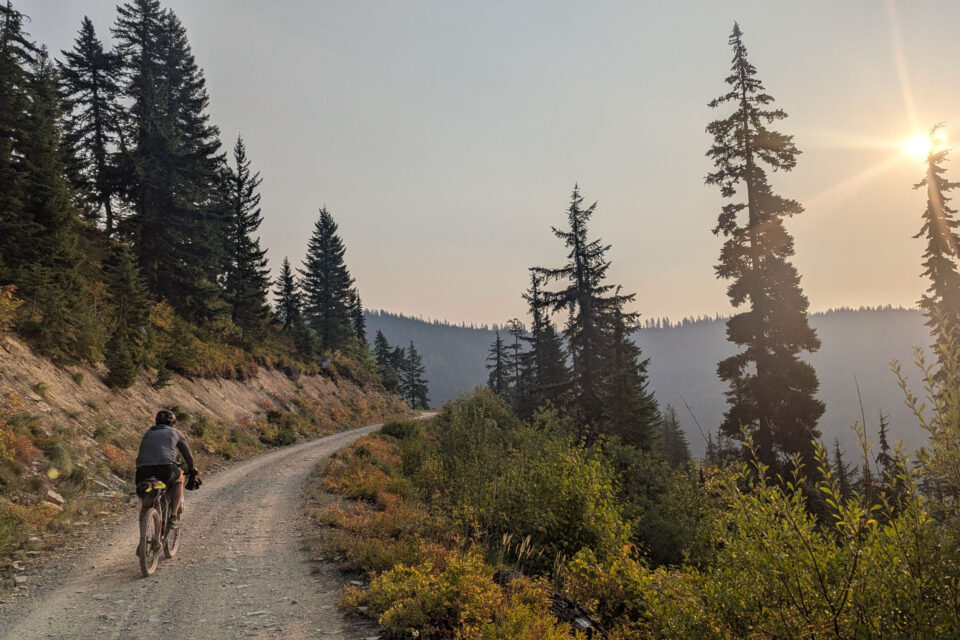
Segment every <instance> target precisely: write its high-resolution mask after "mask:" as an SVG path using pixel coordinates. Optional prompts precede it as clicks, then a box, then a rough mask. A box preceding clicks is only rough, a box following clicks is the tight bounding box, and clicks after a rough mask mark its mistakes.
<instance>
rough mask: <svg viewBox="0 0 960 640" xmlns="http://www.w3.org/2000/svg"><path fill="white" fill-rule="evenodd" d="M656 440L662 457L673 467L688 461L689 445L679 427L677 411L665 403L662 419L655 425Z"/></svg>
mask: <svg viewBox="0 0 960 640" xmlns="http://www.w3.org/2000/svg"><path fill="white" fill-rule="evenodd" d="M656 440H657V444H658V446H659V449H660V453H661V455H662V456H663V459H664V460H666V461H667V462H669V463H670V464H671V465H672V466H674V467H679V466H682V465H685V464H687V463H688V462H690V458H691V456H690V445H689V443H688V442H687V436H686V434H684V433H683V429H682V428H681V427H680V420H679V419H678V418H677V411H676V409H674V408H673V407H671V406H670V405H667V407H666V409H664V411H663V419H662V420H661V421H660V422H659V423H658V424H657V427H656Z"/></svg>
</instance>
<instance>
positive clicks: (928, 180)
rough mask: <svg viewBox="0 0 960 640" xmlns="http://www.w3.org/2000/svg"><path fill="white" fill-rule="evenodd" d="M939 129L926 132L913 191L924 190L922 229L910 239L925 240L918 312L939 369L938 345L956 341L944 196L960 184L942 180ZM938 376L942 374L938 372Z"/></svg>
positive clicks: (950, 216) (957, 283) (951, 234)
mask: <svg viewBox="0 0 960 640" xmlns="http://www.w3.org/2000/svg"><path fill="white" fill-rule="evenodd" d="M942 127H943V125H942V124H938V125H936V126H935V127H933V128H932V129H931V130H930V152H929V153H928V154H927V171H926V175H925V176H924V178H923V180H921V181H920V182H919V183H917V184H916V185H914V189H926V191H927V207H926V209H925V210H924V212H923V216H922V218H923V226H922V227H921V228H920V231H919V233H917V235H915V236H914V238H925V239H926V241H927V249H926V251H925V252H924V254H923V258H924V259H923V275H924V276H926V277H928V278H930V287H929V288H928V289H927V291H926V293H924V294H923V296H922V297H921V298H920V303H919V304H920V309H921V310H922V311H923V314H924V315H925V316H926V318H927V321H926V324H927V326H928V327H930V331H931V334H932V335H933V337H934V341H935V344H934V353H936V354H937V358H938V360H939V361H940V363H941V365H942V364H943V362H944V356H945V354H944V353H943V351H942V349H941V345H943V346H946V345H949V344H950V343H951V341H954V342H955V341H958V340H960V273H958V271H957V260H958V259H960V253H958V251H960V237H958V234H957V231H956V229H957V226H958V225H960V220H957V219H956V214H957V212H956V210H955V209H953V208H951V207H950V205H949V204H948V203H949V202H950V199H951V198H950V197H949V196H948V195H947V194H948V193H950V192H951V191H953V190H954V189H956V188H957V187H958V186H960V183H957V182H950V181H949V180H947V178H946V177H945V175H944V174H945V173H946V169H944V167H943V165H944V163H945V162H946V161H947V155H948V153H949V149H948V148H946V147H944V145H943V144H942V142H941V141H940V139H939V132H940V131H941V128H942ZM938 373H939V374H941V375H942V371H941V372H938Z"/></svg>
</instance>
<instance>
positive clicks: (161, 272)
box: [113, 0, 229, 322]
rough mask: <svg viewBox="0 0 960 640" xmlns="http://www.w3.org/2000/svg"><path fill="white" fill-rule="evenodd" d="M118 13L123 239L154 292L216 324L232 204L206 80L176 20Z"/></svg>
mask: <svg viewBox="0 0 960 640" xmlns="http://www.w3.org/2000/svg"><path fill="white" fill-rule="evenodd" d="M117 12H118V16H117V21H116V24H115V26H114V29H113V34H114V37H115V38H116V40H117V52H118V55H119V56H120V60H121V67H122V70H123V75H124V85H123V87H122V88H123V93H124V98H125V99H126V100H128V101H129V102H130V103H131V104H130V108H129V109H126V110H125V111H124V114H125V117H124V118H123V121H122V127H121V136H122V138H123V141H122V146H123V149H122V161H121V162H120V166H119V172H118V176H119V187H121V188H122V192H123V194H124V195H125V197H126V198H127V199H128V200H129V201H130V203H131V205H132V212H131V214H130V216H129V217H128V218H127V219H126V220H124V224H123V227H122V229H121V230H122V231H123V233H124V235H125V236H126V237H129V238H130V239H131V240H132V242H133V245H134V248H135V251H136V253H137V256H138V258H139V261H140V265H141V271H142V273H143V276H144V278H145V280H146V282H147V286H148V287H149V289H150V291H151V292H152V293H153V294H155V295H156V296H158V297H160V298H163V299H166V300H167V301H168V302H170V304H171V305H173V307H174V308H175V309H177V310H178V311H179V312H180V313H181V314H182V315H184V316H185V317H187V318H188V319H192V320H195V321H198V322H203V321H208V320H211V319H212V318H214V317H216V316H217V315H219V314H221V313H222V312H223V311H224V310H225V305H224V303H223V301H222V295H221V294H222V290H221V289H220V287H219V286H218V285H217V284H216V283H217V279H218V278H219V277H220V276H221V275H222V272H223V271H224V268H223V265H224V263H225V258H224V247H223V245H224V243H223V238H224V237H226V236H227V229H228V224H229V205H228V204H227V203H226V202H224V200H225V198H224V194H223V189H222V186H223V179H222V175H223V167H224V158H223V156H222V154H221V153H220V139H219V130H218V129H217V127H215V126H213V125H211V124H210V122H209V115H208V114H207V113H206V110H207V106H208V103H209V98H208V96H207V91H206V86H205V81H204V79H203V75H202V73H201V72H200V69H199V67H198V66H197V64H196V61H195V59H194V57H193V53H192V51H191V49H190V45H189V44H188V43H187V37H186V31H185V30H184V28H183V25H182V24H181V23H180V21H179V19H178V18H177V17H176V15H175V14H174V13H173V12H172V11H170V10H168V9H167V10H165V9H161V7H160V4H159V2H158V1H157V0H133V1H132V2H128V3H126V4H124V5H122V6H120V7H118V8H117Z"/></svg>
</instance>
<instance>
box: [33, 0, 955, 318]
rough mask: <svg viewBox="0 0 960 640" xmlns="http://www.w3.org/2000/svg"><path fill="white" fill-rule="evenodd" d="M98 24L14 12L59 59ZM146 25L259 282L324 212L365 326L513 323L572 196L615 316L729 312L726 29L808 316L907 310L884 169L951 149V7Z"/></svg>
mask: <svg viewBox="0 0 960 640" xmlns="http://www.w3.org/2000/svg"><path fill="white" fill-rule="evenodd" d="M114 4H115V3H113V2H104V1H100V0H69V1H67V0H63V1H53V0H32V1H25V0H20V1H19V2H16V1H15V6H17V7H18V8H20V9H21V10H22V11H23V12H25V13H26V14H28V15H29V16H30V17H31V18H32V22H31V23H30V24H29V25H28V30H29V31H30V33H31V34H32V35H33V37H34V38H35V39H36V40H38V41H39V42H41V43H44V44H46V45H47V46H48V47H49V48H50V49H51V51H53V52H55V53H57V55H59V50H60V49H63V48H67V47H70V46H72V41H73V38H74V37H75V34H76V31H77V29H78V28H79V25H80V20H81V18H82V16H83V15H84V14H86V15H89V16H90V18H91V19H92V20H93V21H94V24H95V25H96V27H97V29H98V32H99V34H100V35H101V37H102V38H105V39H107V40H109V27H110V26H111V25H112V23H113V20H114V17H115V10H114ZM164 4H165V6H169V7H171V8H173V9H174V10H175V11H176V12H177V14H178V15H179V16H180V18H181V20H182V21H183V23H184V25H185V26H186V28H187V31H188V35H189V39H190V43H191V45H192V47H193V51H194V54H195V55H196V58H197V61H198V63H199V64H200V66H201V67H203V68H204V70H205V72H206V79H207V86H208V90H209V93H210V99H211V106H210V112H211V116H212V119H213V120H214V122H216V123H217V124H218V125H219V126H220V128H221V131H222V136H223V140H224V143H225V144H226V145H228V146H232V143H233V141H234V140H235V138H236V136H237V134H238V133H242V134H243V136H244V138H245V140H246V143H247V149H248V152H249V155H250V157H251V159H252V161H253V163H254V165H255V168H256V169H258V170H259V171H260V172H261V174H262V177H263V187H262V195H263V201H262V205H263V212H264V217H265V221H264V225H263V227H262V229H261V230H262V241H263V243H264V244H265V246H266V247H267V248H268V249H269V257H270V258H271V265H272V266H273V268H274V269H277V268H278V267H279V263H280V261H281V260H282V258H283V256H285V255H287V256H289V257H290V259H291V261H292V262H296V263H299V261H300V260H301V259H302V257H303V253H304V249H305V244H306V239H307V237H308V236H309V234H310V232H311V230H312V226H313V223H314V220H315V219H316V216H317V209H318V208H319V207H320V206H321V205H324V204H325V205H326V206H327V207H328V208H329V210H330V211H331V212H332V213H333V215H334V217H335V218H336V220H337V221H338V222H339V224H340V229H341V233H342V235H343V237H344V240H345V242H346V246H347V261H348V265H349V267H350V269H351V271H352V272H353V274H354V275H355V276H356V279H357V282H358V285H359V287H360V293H361V296H362V298H363V301H364V304H365V305H366V306H367V307H370V308H382V309H387V310H390V311H395V312H402V313H407V314H413V315H422V316H424V317H428V318H441V319H443V318H445V319H449V320H451V321H454V322H460V321H466V322H479V323H492V322H502V321H504V320H506V319H508V318H510V317H512V316H522V315H523V314H524V313H525V307H524V303H523V302H522V300H521V299H520V293H521V291H522V290H523V289H524V288H525V287H526V285H527V278H528V275H527V268H528V267H530V266H533V265H543V266H553V265H558V264H560V262H561V261H562V259H563V255H564V250H563V247H562V246H561V245H560V244H559V241H558V240H557V239H556V238H554V236H553V235H552V234H551V232H550V226H551V225H562V224H564V222H565V209H566V206H567V204H568V199H569V195H570V191H571V189H572V187H573V184H574V182H579V183H580V185H581V188H582V191H583V194H584V196H585V197H586V199H587V200H588V201H593V200H597V201H599V205H598V207H597V212H596V214H595V217H594V222H593V225H592V231H593V233H594V234H596V235H599V236H601V237H602V238H603V239H604V240H605V241H607V242H609V243H611V244H612V245H613V248H612V250H611V251H610V254H609V256H610V258H611V259H612V260H613V268H612V269H611V272H610V273H611V276H612V278H613V280H614V281H616V282H619V283H622V284H623V285H624V287H625V290H627V291H632V292H636V294H637V305H636V310H638V311H640V312H641V313H642V314H643V315H644V316H645V317H651V316H663V315H668V316H671V317H673V318H678V317H680V316H683V315H690V314H714V313H717V312H720V313H726V312H727V311H728V310H729V305H728V302H727V299H726V295H725V288H726V285H725V284H724V283H720V282H718V281H717V280H716V279H715V278H714V272H713V266H714V264H715V263H716V260H717V256H718V253H719V249H720V244H721V240H720V239H719V238H717V237H715V236H714V235H713V234H712V233H711V232H710V230H711V229H712V228H713V226H714V224H715V222H716V217H717V213H718V211H719V208H720V206H721V204H722V201H721V198H720V196H719V193H718V192H717V189H716V188H712V187H706V186H704V184H703V176H704V175H705V174H706V172H707V171H708V170H709V169H710V164H709V162H708V160H707V159H706V158H705V157H704V152H705V151H706V149H707V147H708V145H709V143H710V138H709V137H708V135H707V134H706V133H705V132H704V127H705V126H706V124H707V123H708V122H709V121H710V120H711V119H714V118H716V117H718V116H719V115H721V114H720V113H714V112H712V111H711V109H709V108H708V107H707V106H706V105H707V102H709V101H710V100H711V99H712V98H713V97H715V96H716V95H719V94H720V93H722V92H724V91H725V90H726V89H725V87H726V85H725V84H724V83H723V80H724V78H725V77H726V75H727V73H728V70H729V65H730V57H731V52H730V49H729V46H728V45H727V38H728V36H729V33H730V30H731V27H732V25H733V22H734V20H737V21H739V23H740V25H741V27H742V29H743V31H744V38H745V42H746V45H747V48H748V52H749V58H750V60H751V62H752V63H753V64H754V65H755V66H756V67H757V69H758V71H759V77H760V78H761V79H762V80H763V81H764V83H765V84H766V87H767V89H768V91H769V92H770V93H771V94H772V95H773V96H774V97H775V98H776V99H777V103H778V105H779V106H780V107H782V108H783V109H785V110H786V111H787V113H789V115H790V117H789V118H788V119H787V120H786V121H784V122H782V123H781V125H780V129H781V130H782V131H784V132H786V133H791V134H794V135H795V141H796V143H797V145H798V147H799V148H800V149H801V150H802V151H803V155H802V156H800V159H799V162H798V165H797V168H796V169H795V170H794V171H793V172H791V173H788V174H777V175H774V176H773V177H772V181H773V183H774V185H775V188H776V189H777V190H778V192H779V193H781V194H782V195H785V196H789V197H793V198H796V199H798V200H800V202H801V203H803V204H804V205H805V206H806V209H807V211H806V212H805V213H804V214H803V215H801V216H799V217H798V218H795V219H793V220H791V221H789V222H788V228H789V230H790V231H791V232H792V233H793V235H794V237H795V239H796V248H797V256H796V258H795V264H796V266H797V267H798V268H799V270H800V272H801V274H802V275H803V286H804V289H805V291H806V293H807V295H808V297H809V299H810V303H811V308H812V309H813V310H822V309H826V308H828V307H835V306H841V305H847V306H859V305H877V304H888V303H890V304H895V305H908V306H910V305H913V304H914V303H915V301H916V300H917V299H918V298H919V296H920V293H921V291H922V289H923V288H924V287H925V286H926V284H925V283H924V282H923V281H922V280H920V279H919V273H920V271H921V268H920V255H921V253H922V251H923V244H922V242H921V241H919V240H912V239H911V236H912V235H913V234H914V233H916V231H917V230H918V229H919V227H920V214H921V212H922V210H923V207H924V196H923V194H922V193H920V192H916V191H913V190H912V189H911V186H912V184H913V183H914V182H917V181H918V180H919V179H920V178H921V177H922V173H923V167H922V163H921V161H919V160H917V159H916V158H911V157H909V156H907V155H906V154H905V153H904V152H903V147H904V143H905V141H906V140H907V139H908V138H910V137H911V136H913V135H915V134H916V133H918V132H922V131H925V130H926V129H928V128H929V127H930V125H932V124H933V123H935V122H939V121H944V120H945V121H947V123H948V126H949V125H953V126H954V127H960V117H958V114H960V95H958V86H960V85H958V83H957V78H956V68H955V67H956V61H957V60H960V40H958V39H957V38H956V32H955V27H956V24H957V22H958V20H960V3H956V2H950V1H943V2H921V1H911V2H909V3H908V2H889V3H888V2H885V1H883V0H869V1H866V0H865V1H861V2H853V1H846V2H837V1H835V0H831V1H823V2H813V1H805V2H792V3H787V2H770V1H768V0H765V1H757V2H745V1H744V2H725V1H718V0H711V1H710V2H679V1H678V2H655V3H654V2H650V3H641V2H637V1H629V2H600V1H598V2H545V1H543V2H533V1H530V2H518V1H516V0H511V1H504V2H495V1H491V0H484V1H482V2H480V1H475V2H455V1H451V0H437V1H434V2H425V1H424V2H414V1H411V2H402V1H399V0H391V1H387V0H383V1H381V2H363V1H358V0H343V1H337V2H328V1H322V2H321V1H316V2H308V1H281V0H272V1H270V2H267V1H262V2H254V1H249V0H246V1H237V0H230V1H227V0H190V1H187V0H176V1H168V2H165V3H164ZM724 113H726V112H724ZM951 134H952V137H954V138H960V132H958V131H951V130H950V129H948V136H950V135H951ZM949 168H950V170H951V172H952V174H948V175H949V176H950V177H952V178H953V179H960V167H957V168H956V169H954V167H953V166H952V165H951V166H950V167H949Z"/></svg>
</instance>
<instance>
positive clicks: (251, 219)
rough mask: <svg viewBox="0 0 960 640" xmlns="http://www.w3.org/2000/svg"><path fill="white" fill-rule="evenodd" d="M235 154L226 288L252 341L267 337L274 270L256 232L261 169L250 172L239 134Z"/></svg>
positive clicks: (259, 218) (235, 314)
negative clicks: (271, 278)
mask: <svg viewBox="0 0 960 640" xmlns="http://www.w3.org/2000/svg"><path fill="white" fill-rule="evenodd" d="M233 158H234V162H235V164H236V168H235V169H234V170H232V171H230V172H229V174H228V180H227V190H228V202H229V204H230V214H231V215H230V217H231V220H230V235H229V236H228V245H229V246H228V247H227V252H228V255H229V256H230V260H229V262H228V264H227V275H226V292H227V300H228V301H229V303H230V305H231V307H232V309H233V311H232V318H233V323H234V324H235V325H237V326H238V327H240V330H241V331H242V338H241V339H242V340H243V343H244V344H249V343H250V342H251V341H253V342H259V341H261V340H263V338H265V337H266V322H267V318H268V317H269V307H268V306H267V290H268V289H269V287H270V275H269V274H270V271H269V269H268V268H267V257H266V256H267V252H266V250H265V249H261V248H260V238H259V237H254V235H253V234H255V233H256V232H257V229H259V228H260V225H261V224H262V223H263V216H262V215H261V212H260V194H259V192H258V188H259V187H260V183H261V179H260V173H259V172H257V173H251V172H250V160H249V159H248V158H247V149H246V146H245V145H244V144H243V138H241V137H239V136H238V137H237V143H236V145H235V146H234V148H233Z"/></svg>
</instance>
